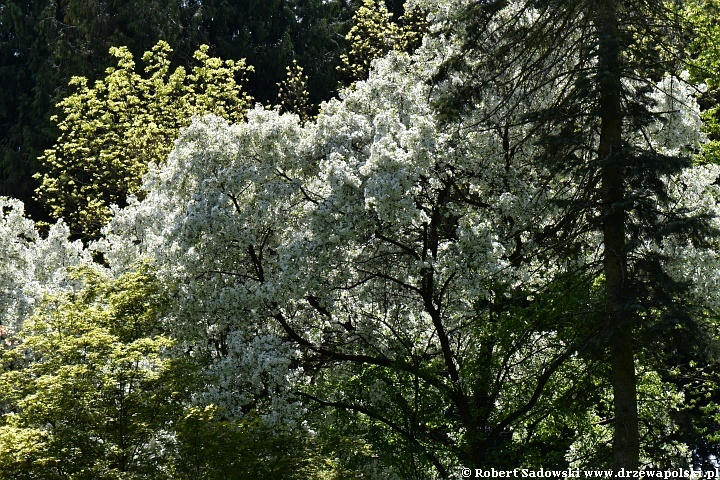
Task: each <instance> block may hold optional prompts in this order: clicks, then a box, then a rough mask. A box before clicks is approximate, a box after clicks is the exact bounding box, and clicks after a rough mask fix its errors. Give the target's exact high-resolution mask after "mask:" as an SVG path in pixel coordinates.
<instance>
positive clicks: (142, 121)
mask: <svg viewBox="0 0 720 480" xmlns="http://www.w3.org/2000/svg"><path fill="white" fill-rule="evenodd" d="M111 53H112V55H113V56H115V58H116V59H117V62H118V63H117V67H114V68H109V69H108V70H107V76H106V77H105V78H104V79H101V80H98V81H96V82H95V84H94V85H93V86H89V85H88V80H87V78H85V77H74V78H73V79H72V81H71V85H72V86H74V87H75V89H76V91H75V93H73V94H72V95H69V96H68V97H66V98H65V99H64V100H62V101H61V102H60V103H59V104H58V107H59V108H60V109H61V110H62V112H63V113H62V116H61V118H60V119H58V117H54V119H55V120H56V121H58V122H59V127H60V130H61V134H60V137H59V138H58V140H57V142H56V144H55V146H54V147H53V148H51V149H48V150H46V151H45V154H44V155H43V156H42V157H40V160H41V162H42V163H43V165H44V167H45V173H44V174H42V175H40V174H37V175H36V178H38V179H40V180H41V185H40V187H39V188H38V190H37V196H38V199H39V200H41V201H43V202H45V204H46V205H47V206H48V208H49V209H50V210H51V212H52V215H53V216H54V217H62V218H64V219H65V221H66V222H67V223H68V224H69V225H70V227H71V229H72V231H73V233H75V234H78V235H82V236H85V237H90V238H92V237H96V236H97V235H98V232H99V230H100V228H101V227H102V226H103V225H104V224H105V223H106V222H107V220H108V218H109V216H110V206H111V205H112V204H118V205H124V204H125V202H126V198H127V196H128V195H136V194H138V193H139V188H140V184H141V180H142V175H143V174H144V173H145V172H146V171H147V167H148V165H149V164H150V163H151V162H154V163H161V162H163V161H164V160H165V159H166V158H167V156H168V155H169V153H170V151H171V150H172V148H173V142H174V140H175V139H176V138H177V136H178V134H179V130H180V128H182V127H184V126H186V125H188V124H189V123H190V120H191V117H192V116H193V115H203V114H206V113H214V114H216V115H219V116H221V117H223V118H225V119H227V120H230V121H233V122H239V121H241V120H243V118H244V115H245V113H246V111H247V109H248V107H249V105H250V102H251V98H250V97H249V96H248V95H247V94H246V93H244V92H243V90H242V86H243V84H244V82H245V81H246V75H247V73H248V72H249V71H252V68H251V67H248V66H246V65H245V62H244V61H242V60H240V61H237V62H235V61H231V60H227V61H222V60H220V59H219V58H213V57H210V56H209V55H208V47H207V46H202V47H200V49H199V50H197V51H196V52H195V60H196V62H197V65H196V66H195V67H194V68H193V69H192V70H191V71H190V72H186V71H185V69H184V68H182V67H181V68H178V69H176V70H174V71H172V72H171V71H170V62H169V59H168V56H169V54H170V53H171V49H170V47H169V45H168V44H167V43H166V42H159V43H158V44H157V45H156V46H155V47H154V48H153V49H152V50H151V51H149V52H146V53H145V55H144V56H143V61H144V62H145V65H146V66H145V76H143V75H141V74H139V73H137V72H136V71H135V62H134V61H133V56H132V54H131V53H130V51H129V50H128V49H127V48H125V47H120V48H112V49H111Z"/></svg>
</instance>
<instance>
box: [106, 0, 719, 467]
mask: <svg viewBox="0 0 720 480" xmlns="http://www.w3.org/2000/svg"><path fill="white" fill-rule="evenodd" d="M437 14H438V15H439V13H437ZM445 41H446V40H444V39H442V38H437V39H436V40H434V41H430V40H426V46H425V47H424V49H422V50H420V51H419V52H418V53H417V54H416V55H415V56H414V57H413V58H410V57H408V56H406V55H399V54H391V55H390V56H388V57H387V58H385V59H384V60H382V61H379V62H377V63H376V65H375V67H376V70H375V72H374V73H373V74H371V76H370V79H369V80H368V81H367V82H359V83H358V84H357V85H356V88H355V89H354V90H353V91H352V92H347V93H346V94H345V96H344V98H342V99H341V100H337V101H332V102H329V103H328V104H326V105H324V106H323V109H322V111H321V113H320V115H319V116H318V118H317V119H316V120H315V121H314V122H310V123H306V124H304V125H301V123H300V122H299V120H298V118H297V117H295V116H291V115H279V114H278V113H277V112H270V111H266V110H262V109H255V110H252V111H251V112H250V113H249V115H248V121H247V122H246V123H243V124H238V125H228V124H227V123H226V122H225V121H223V120H221V119H219V118H217V117H205V118H203V119H196V120H195V121H194V122H193V123H192V125H190V127H188V129H187V130H185V131H184V132H183V134H182V136H181V139H180V140H179V142H178V144H177V146H176V149H175V150H174V151H173V153H172V154H171V156H170V159H169V160H168V162H167V164H165V165H162V166H158V167H155V168H154V169H153V171H152V172H151V174H150V176H149V177H148V181H147V184H146V185H145V189H146V193H145V198H144V199H143V200H142V201H133V202H132V203H131V205H130V207H129V208H127V209H125V210H119V211H118V212H117V213H116V216H115V217H114V219H113V221H112V222H111V223H110V225H109V226H108V227H107V229H106V230H105V237H106V238H105V239H104V240H103V241H102V242H100V243H99V244H98V245H97V246H96V248H99V249H100V250H102V251H103V253H104V254H105V257H106V258H107V259H108V261H109V262H110V264H111V265H112V266H113V268H118V269H122V268H124V266H125V265H127V264H128V263H129V262H131V261H133V260H134V259H136V258H138V257H143V256H149V257H152V258H153V259H155V261H157V262H158V265H159V266H160V268H161V271H162V276H163V277H166V278H168V279H172V281H173V282H174V283H175V284H177V289H178V290H177V294H176V303H175V315H176V316H177V319H178V322H177V323H176V324H175V326H174V329H175V333H176V334H177V335H178V336H179V337H180V338H181V339H182V341H183V342H185V343H186V344H187V348H192V349H193V350H194V351H196V352H197V353H198V354H202V355H204V356H205V357H206V358H208V359H209V361H210V365H211V366H210V367H209V369H208V373H209V374H211V375H213V376H215V378H216V379H217V380H216V381H215V382H213V383H212V384H211V385H209V386H208V388H207V395H208V397H209V398H211V399H212V400H213V402H216V403H219V404H222V405H224V406H226V408H228V411H229V412H232V413H233V414H234V415H237V416H242V415H243V414H244V412H247V411H250V410H254V411H257V412H260V413H261V414H263V415H264V418H265V419H266V421H273V420H275V421H283V422H288V421H289V422H296V421H298V419H299V418H300V416H301V415H302V409H300V408H298V407H299V406H300V405H301V404H302V405H304V406H305V407H307V406H308V405H316V406H320V407H326V408H327V409H331V410H335V411H340V412H343V415H345V416H346V418H350V419H353V420H354V421H355V423H354V425H355V426H356V427H357V428H359V429H360V430H362V431H364V432H365V433H366V435H367V437H368V438H372V439H373V441H374V448H376V449H378V450H380V449H382V450H384V451H385V452H388V451H390V452H392V451H396V452H401V453H398V454H399V455H402V456H403V461H402V462H399V461H398V462H395V465H396V469H397V470H396V472H399V473H401V474H403V475H406V476H408V477H409V476H410V475H411V474H412V472H410V471H405V472H403V468H406V469H408V470H412V471H413V472H414V474H417V472H418V471H425V469H426V468H433V469H434V470H435V471H436V472H437V473H438V474H439V475H440V476H442V477H446V476H448V475H449V474H450V471H451V468H452V466H454V465H456V464H457V463H458V462H464V463H467V464H473V465H475V466H478V467H479V466H494V467H501V466H503V465H504V463H503V462H508V463H507V466H509V467H515V466H517V462H518V458H524V459H525V461H526V462H529V463H531V462H545V463H544V464H542V465H544V466H548V465H547V461H548V458H554V459H555V460H554V461H555V462H556V464H557V465H565V464H566V462H567V461H568V460H567V458H566V454H567V452H568V451H575V452H576V453H577V452H580V453H578V457H580V456H581V454H582V448H583V445H585V444H583V443H582V442H580V443H576V444H575V446H574V447H573V446H571V444H572V443H573V442H574V441H575V440H576V439H575V438H573V436H572V435H568V434H567V430H565V429H563V428H557V427H553V425H557V424H558V423H562V424H564V425H566V426H568V427H569V426H570V425H579V424H582V425H586V426H587V427H588V428H587V429H586V430H583V431H586V432H588V435H592V434H593V433H594V432H592V431H591V428H590V426H591V425H593V424H594V420H593V418H595V419H596V418H597V417H592V414H589V413H588V412H589V411H590V412H591V413H592V408H591V407H590V406H589V405H588V404H585V403H584V402H583V401H581V400H580V398H581V395H580V394H579V392H581V391H583V390H584V389H585V390H593V389H595V390H596V389H597V387H593V386H592V385H593V381H594V380H593V378H596V377H597V375H596V372H597V371H598V370H596V369H597V368H602V365H603V361H602V360H599V358H601V357H602V355H600V354H599V353H598V349H601V348H602V347H599V345H601V344H600V343H599V342H598V338H600V337H601V335H602V332H603V322H602V321H601V318H602V312H603V307H602V304H601V299H602V295H601V289H602V280H601V274H600V271H599V270H598V265H599V264H600V263H601V258H602V256H601V252H602V248H601V245H602V239H601V238H600V237H598V235H597V234H596V233H595V230H594V227H593V226H592V225H590V226H588V225H586V224H583V223H582V221H581V220H582V218H583V217H580V218H578V219H576V221H573V220H572V219H571V218H570V217H568V216H567V215H565V214H564V213H565V212H566V208H567V205H569V204H570V202H571V201H574V200H575V199H576V198H578V195H579V194H580V193H581V192H582V191H583V188H584V187H585V184H584V183H583V182H582V181H580V180H578V179H577V178H576V177H573V176H571V175H565V176H563V175H558V174H557V172H556V171H555V170H553V168H551V167H550V166H548V165H546V164H543V163H542V162H540V161H536V160H535V159H536V158H537V152H538V151H542V149H545V148H548V144H547V143H540V144H538V143H537V142H536V141H535V139H536V138H537V136H538V135H539V134H540V133H542V134H543V139H545V140H547V141H551V140H552V139H553V138H557V137H558V136H560V135H567V134H569V133H572V130H570V131H569V132H568V131H567V130H566V127H567V125H564V124H560V125H557V126H554V127H549V128H546V129H544V130H537V127H536V126H535V124H533V123H532V122H528V121H526V118H527V117H526V116H527V115H528V113H531V112H528V111H526V110H522V109H521V108H518V105H524V104H533V105H537V106H539V107H547V108H550V107H551V106H552V105H553V102H554V101H555V100H556V99H557V98H558V92H560V94H561V93H562V92H563V84H562V83H561V84H558V83H549V82H543V80H542V79H538V81H537V82H533V79H532V77H531V76H527V77H524V80H525V81H526V83H524V84H523V88H519V89H517V90H515V91H508V92H506V91H504V90H502V89H501V88H499V87H498V88H496V86H493V85H489V86H488V88H487V90H485V94H484V96H483V101H482V103H479V104H478V105H477V108H475V109H474V110H473V111H471V112H468V113H467V114H464V115H463V116H461V117H460V119H459V120H458V121H453V122H450V123H447V122H446V123H443V122H441V121H440V120H439V119H438V118H437V116H436V114H435V113H434V110H433V108H432V106H431V101H432V100H433V99H434V98H436V97H435V95H436V93H437V91H438V88H431V86H430V84H429V82H428V81H427V80H428V78H429V77H430V75H431V74H432V73H433V72H434V71H435V69H436V68H437V65H438V62H439V61H440V60H441V59H442V55H443V52H445V51H447V49H448V48H451V47H452V45H448V44H444V43H443V42H445ZM553 60H558V61H559V62H560V64H559V65H558V67H557V68H558V71H560V70H561V69H562V68H563V66H564V64H563V63H562V62H563V61H567V62H571V61H573V59H572V58H566V59H559V58H554V57H553ZM506 73H507V74H508V75H512V71H508V72H506ZM568 81H569V79H568ZM628 88H634V87H633V86H632V85H629V86H628ZM689 92H690V90H688V89H687V88H686V87H685V86H684V83H683V82H682V81H681V80H679V79H676V78H674V77H666V79H665V80H663V81H662V82H661V83H659V84H657V85H656V86H654V87H653V89H652V95H655V96H656V98H657V102H656V103H657V105H659V107H658V110H657V111H658V113H659V114H660V113H662V115H663V117H664V118H662V119H660V120H658V121H656V122H649V123H647V124H645V125H644V126H643V128H642V129H640V130H638V131H637V134H636V135H635V136H634V137H633V136H631V137H629V138H630V139H631V141H635V142H639V143H642V142H645V141H646V139H650V140H649V141H650V142H651V146H652V148H655V149H656V150H659V151H667V152H671V151H672V150H673V149H678V148H683V149H685V148H686V147H687V146H689V145H694V144H696V143H697V142H698V141H700V139H701V137H700V135H699V134H698V131H699V130H698V129H699V117H698V115H697V112H696V111H695V110H694V109H693V99H692V96H691V95H690V94H689ZM530 100H532V102H531V101H530ZM525 102H527V103H525ZM668 105H669V106H670V108H665V107H667V106H668ZM585 139H586V140H587V141H588V142H589V143H588V144H586V146H585V147H583V148H578V149H576V150H575V153H576V154H577V155H580V156H583V155H586V156H592V155H593V151H594V150H593V149H594V148H595V147H596V146H597V141H596V139H595V140H593V137H592V134H587V137H585ZM584 158H586V159H587V158H589V157H584ZM689 175H690V177H692V175H694V174H689ZM703 175H704V176H705V177H703V178H714V177H713V175H715V173H713V172H706V173H704V174H703ZM673 178H674V177H673ZM659 181H660V182H662V185H663V186H665V187H667V186H668V185H671V184H673V185H674V183H672V182H674V181H675V180H673V179H672V178H671V177H667V179H660V180H659ZM704 185H707V184H704ZM668 188H669V187H667V188H666V190H668ZM703 188H705V187H703ZM703 188H701V189H700V191H701V192H705V193H702V194H700V195H706V194H707V190H704V189H703ZM683 194H684V193H683V191H682V189H680V190H676V191H675V190H673V191H670V192H669V193H666V195H668V196H669V197H667V198H674V199H679V198H680V197H681V196H682V195H683ZM670 203H672V202H670ZM702 208H707V210H708V211H705V210H702V209H701V210H702V211H697V209H696V208H694V207H692V206H691V205H688V206H687V208H686V209H682V208H678V209H676V210H673V211H672V212H670V211H669V210H668V211H666V212H668V213H673V214H677V216H678V217H687V218H691V217H693V215H699V214H703V215H704V214H706V213H708V212H710V213H712V212H711V211H712V208H710V205H709V204H708V203H704V204H703V207H702ZM674 238H675V237H673V235H672V234H668V237H667V239H666V242H667V243H666V244H665V245H666V246H664V247H662V248H671V245H674V243H673V242H674V240H673V239H674ZM678 238H679V237H678ZM645 240H647V243H644V244H643V245H644V246H643V248H644V249H647V250H648V251H650V250H653V249H657V248H658V246H657V244H655V243H654V242H653V241H652V239H645ZM645 240H644V241H645ZM553 244H555V245H560V246H561V247H562V248H549V246H550V245H553ZM698 251H700V250H698ZM667 257H668V258H672V256H670V255H668V256H667ZM684 273H687V272H681V271H678V277H677V280H678V281H680V280H681V279H682V278H684ZM643 379H644V380H642V381H641V384H643V385H645V384H647V385H648V391H650V390H652V391H655V390H656V387H653V385H655V386H656V385H658V383H657V381H656V379H657V377H655V376H653V375H652V374H651V372H650V373H648V375H647V376H644V377H643ZM588 382H590V383H588ZM643 382H645V383H643ZM643 388H644V387H643ZM653 389H655V390H653ZM587 401H588V402H591V403H592V402H593V399H591V398H590V399H587ZM653 402H654V400H652V401H651V400H649V401H648V403H647V405H649V406H652V405H658V406H657V407H656V408H648V409H647V410H646V411H644V413H643V414H642V415H645V416H647V417H648V418H650V417H652V415H653V414H654V412H656V411H658V409H660V408H661V407H660V406H659V405H660V403H657V402H660V400H657V402H656V403H653ZM558 405H564V406H565V407H563V409H562V410H561V411H558ZM675 405H677V402H676V403H675ZM673 408H675V407H673ZM596 413H597V412H596ZM606 413H607V412H601V414H602V415H604V414H606ZM583 428H584V427H583ZM581 430H582V429H581ZM398 445H402V449H399V448H398ZM573 448H574V450H573ZM376 451H377V450H376ZM548 452H552V455H550V454H549V453H548ZM385 456H386V457H387V456H388V454H386V455H385ZM389 456H390V457H392V454H389ZM408 457H410V458H411V459H412V461H410V462H408V461H407V458H408ZM601 461H602V460H601ZM399 465H402V466H399ZM539 465H541V463H538V466H539Z"/></svg>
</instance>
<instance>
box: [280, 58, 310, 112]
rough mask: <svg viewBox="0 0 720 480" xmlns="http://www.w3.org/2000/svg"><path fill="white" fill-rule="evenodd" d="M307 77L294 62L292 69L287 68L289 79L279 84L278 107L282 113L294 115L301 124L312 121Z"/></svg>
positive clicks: (294, 61)
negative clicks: (298, 118)
mask: <svg viewBox="0 0 720 480" xmlns="http://www.w3.org/2000/svg"><path fill="white" fill-rule="evenodd" d="M307 82H308V79H307V76H306V75H305V73H303V68H302V67H301V66H300V65H298V63H297V61H296V60H293V63H292V67H287V77H286V78H285V80H283V81H282V82H280V83H278V87H279V88H280V92H279V93H278V105H279V106H280V109H281V111H283V112H288V113H294V114H296V115H297V116H298V117H300V121H301V122H306V121H307V120H309V119H310V116H311V115H310V110H311V105H310V94H309V93H308V90H307Z"/></svg>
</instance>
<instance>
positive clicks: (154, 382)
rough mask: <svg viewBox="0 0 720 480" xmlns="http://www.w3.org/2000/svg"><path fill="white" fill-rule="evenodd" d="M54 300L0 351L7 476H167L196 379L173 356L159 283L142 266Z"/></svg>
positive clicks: (0, 436)
mask: <svg viewBox="0 0 720 480" xmlns="http://www.w3.org/2000/svg"><path fill="white" fill-rule="evenodd" d="M78 276H79V278H81V279H83V280H84V281H85V284H86V286H85V288H84V289H82V290H81V291H80V292H78V293H73V294H69V295H66V296H56V297H53V298H49V299H48V300H47V301H46V302H45V303H44V304H43V305H42V306H41V307H40V308H39V309H38V311H37V312H36V314H35V315H34V317H33V318H31V319H30V320H29V321H28V322H27V323H26V325H25V328H24V330H23V331H22V332H20V334H19V338H20V339H21V341H22V345H21V346H19V347H17V348H13V349H9V350H4V351H1V352H0V362H1V363H0V367H1V368H2V370H0V390H2V392H3V409H2V412H3V416H2V418H1V420H0V452H2V453H0V478H3V479H4V478H8V479H9V478H13V479H15V478H48V479H51V478H78V479H80V478H87V479H101V478H141V477H143V478H147V476H148V475H149V476H151V477H152V478H163V476H162V475H161V470H160V466H161V463H160V462H159V461H158V458H159V457H161V456H162V455H163V450H164V449H165V448H166V445H165V444H166V443H167V438H166V436H167V433H166V432H167V431H168V430H169V429H170V428H171V426H172V421H173V419H175V418H179V417H180V416H181V414H182V410H183V402H184V401H185V400H186V399H187V397H188V392H189V391H190V387H191V385H192V383H193V381H194V380H193V379H194V378H195V377H194V375H193V370H194V369H193V367H192V364H191V362H189V361H188V360H187V359H185V358H183V357H175V358H170V357H169V356H168V355H167V353H168V352H169V351H170V349H171V348H172V347H173V341H172V340H171V339H170V338H169V337H167V336H166V335H163V334H162V331H161V325H160V318H161V314H162V312H163V311H164V310H165V309H166V307H167V300H166V297H165V295H164V290H163V288H162V286H161V284H160V283H159V282H158V281H157V279H156V278H154V277H153V275H152V274H151V273H150V268H149V267H148V266H147V265H143V266H141V267H140V268H138V269H137V270H135V271H132V272H129V273H127V274H125V275H123V276H122V277H120V278H119V279H116V280H112V279H109V278H107V277H106V276H105V275H104V274H103V273H101V272H99V271H97V270H91V269H84V270H81V271H79V272H78Z"/></svg>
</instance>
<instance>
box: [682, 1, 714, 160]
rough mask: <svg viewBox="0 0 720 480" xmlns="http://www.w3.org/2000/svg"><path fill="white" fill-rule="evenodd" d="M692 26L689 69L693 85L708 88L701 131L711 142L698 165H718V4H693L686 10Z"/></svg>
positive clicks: (705, 2) (692, 2) (709, 2)
mask: <svg viewBox="0 0 720 480" xmlns="http://www.w3.org/2000/svg"><path fill="white" fill-rule="evenodd" d="M685 9H686V12H685V13H686V16H687V18H688V20H689V22H690V24H691V26H692V41H691V42H690V45H689V46H688V55H689V62H688V63H689V69H690V74H691V75H692V78H693V80H694V81H695V82H697V83H700V82H703V83H705V84H706V85H707V89H708V90H707V92H705V94H704V95H703V96H702V98H701V106H702V107H703V112H702V117H703V121H704V131H705V133H706V134H707V136H708V139H709V140H710V141H709V143H708V144H707V145H705V148H704V151H703V153H702V155H700V157H699V161H700V162H701V163H720V21H719V20H718V18H719V17H718V15H720V2H718V1H717V0H692V1H690V2H688V3H687V4H686V6H685Z"/></svg>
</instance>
